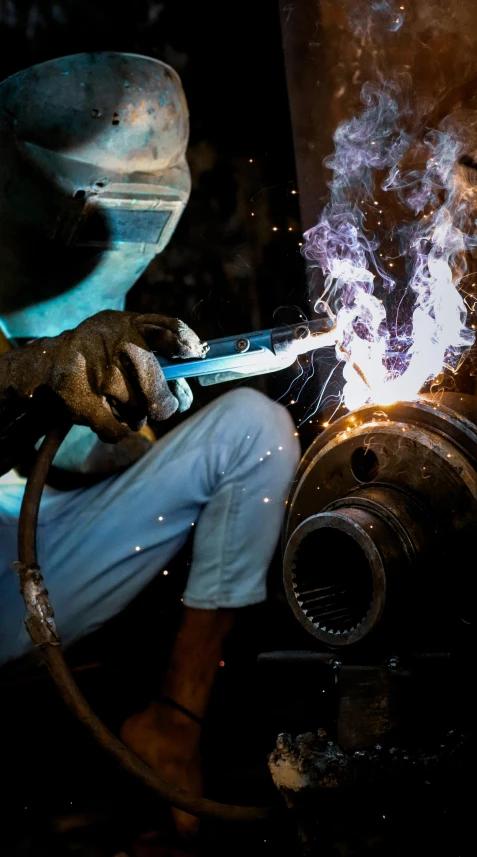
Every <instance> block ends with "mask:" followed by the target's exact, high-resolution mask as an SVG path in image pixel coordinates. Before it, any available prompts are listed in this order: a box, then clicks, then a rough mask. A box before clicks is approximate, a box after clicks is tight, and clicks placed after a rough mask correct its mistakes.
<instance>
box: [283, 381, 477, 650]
mask: <svg viewBox="0 0 477 857" xmlns="http://www.w3.org/2000/svg"><path fill="white" fill-rule="evenodd" d="M459 409H460V410H461V411H463V412H464V414H463V413H459ZM473 411H474V412H475V400H474V399H473V397H465V396H464V397H460V396H449V395H447V396H444V401H443V402H442V401H440V402H439V404H437V403H436V402H433V401H432V400H428V401H419V402H412V403H406V402H405V403H399V404H398V405H395V406H393V407H388V408H383V409H376V408H371V407H367V408H363V409H361V410H359V411H356V412H355V413H352V414H349V415H348V416H346V417H344V418H342V419H341V420H338V421H337V422H336V423H334V424H332V425H331V426H330V427H329V429H327V431H325V432H323V433H322V434H321V435H320V436H319V437H318V438H317V439H316V441H315V442H314V443H313V444H312V446H311V447H310V449H309V450H308V451H307V453H306V455H305V456H304V458H303V460H302V462H301V465H300V468H299V470H298V473H297V477H296V480H295V483H294V485H293V488H292V491H291V493H290V497H289V501H288V513H287V522H286V536H285V539H286V541H285V545H286V546H285V553H284V580H285V588H286V593H287V598H288V600H289V603H290V605H291V607H292V609H293V611H294V613H295V615H296V616H297V618H298V619H299V621H300V622H301V624H302V625H304V627H305V628H306V629H307V630H308V631H309V632H310V633H312V634H313V635H314V636H315V637H317V638H318V639H319V640H321V641H322V642H323V643H326V644H327V645H329V646H344V645H347V644H351V643H356V642H358V641H360V640H362V639H364V638H365V637H367V636H368V634H369V633H370V632H371V631H373V630H374V629H375V628H377V626H378V624H379V623H380V620H381V619H382V617H383V615H384V613H385V612H386V614H387V615H389V612H390V610H391V611H393V612H394V614H395V615H398V614H400V619H401V624H402V625H404V624H405V623H403V622H402V617H403V615H406V616H407V617H410V616H411V614H412V611H413V609H414V606H415V605H417V604H418V603H419V600H421V601H420V603H421V604H422V600H423V598H425V595H424V594H423V593H424V592H425V590H426V587H427V589H428V592H429V593H430V592H431V588H433V589H434V591H439V590H440V589H441V590H442V592H444V591H446V592H447V590H448V589H449V587H448V577H449V570H450V568H453V569H454V573H453V577H454V581H455V584H454V586H453V587H452V597H453V594H454V593H456V592H457V591H458V590H459V587H460V584H459V583H458V580H457V577H458V569H459V568H461V567H463V566H464V556H465V552H466V551H467V550H468V547H469V539H470V538H471V539H474V538H475V526H476V521H477V474H476V465H477V429H476V426H475V424H474V423H473V422H472V421H471V420H470V419H469V416H470V415H471V414H472V412H473ZM462 591H463V590H462ZM448 606H450V602H449V600H448ZM415 609H416V616H417V610H418V608H417V606H416V607H415ZM420 618H421V617H418V619H417V621H418V622H419V621H420ZM397 621H399V618H398V620H397Z"/></svg>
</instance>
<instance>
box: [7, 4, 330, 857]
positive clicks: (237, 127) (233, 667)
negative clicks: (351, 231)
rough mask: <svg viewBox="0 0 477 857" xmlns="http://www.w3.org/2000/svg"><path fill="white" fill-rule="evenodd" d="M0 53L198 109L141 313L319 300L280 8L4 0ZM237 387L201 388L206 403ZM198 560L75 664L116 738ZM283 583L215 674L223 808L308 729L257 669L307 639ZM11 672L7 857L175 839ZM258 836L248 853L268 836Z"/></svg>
mask: <svg viewBox="0 0 477 857" xmlns="http://www.w3.org/2000/svg"><path fill="white" fill-rule="evenodd" d="M0 48H1V49H0V77H2V78H3V77H5V76H7V75H9V74H12V73H14V72H16V71H18V70H20V69H22V68H25V67H27V66H29V65H32V64H34V63H37V62H41V61H43V60H47V59H50V58H53V57H57V56H62V55H67V54H69V53H75V52H81V51H90V50H91V51H94V50H104V49H106V50H118V51H131V52H137V53H142V54H147V55H150V56H154V57H157V58H159V59H162V60H165V61H166V62H168V63H170V64H171V65H172V66H173V67H174V68H176V69H177V71H178V72H179V74H180V76H181V78H182V81H183V85H184V89H185V92H186V97H187V99H188V103H189V109H190V114H191V135H190V148H189V155H188V157H189V163H190V167H191V171H192V195H191V200H190V202H189V205H188V207H187V209H186V211H185V214H184V215H183V218H182V220H181V222H180V224H179V227H178V229H177V232H176V234H175V235H174V236H173V238H172V241H171V243H170V245H169V246H168V247H167V249H166V250H165V252H164V253H163V254H161V255H160V256H159V257H157V259H156V260H155V261H154V262H153V263H152V264H151V265H150V267H149V269H148V271H147V272H146V274H145V276H143V277H142V278H141V280H140V281H139V282H138V283H137V284H136V285H135V286H134V288H133V290H132V292H131V295H130V299H129V306H130V308H132V309H140V310H143V311H144V310H147V311H158V310H160V311H162V312H165V313H167V314H170V315H179V316H180V317H182V318H183V319H184V320H185V321H186V322H187V323H189V324H190V325H191V326H192V327H193V328H194V329H195V330H196V331H197V332H198V333H199V335H200V336H201V337H203V338H207V339H210V338H212V337H217V336H224V335H230V334H235V333H239V332H246V331H249V330H253V329H259V328H261V327H267V326H271V325H273V324H275V323H280V322H284V321H287V322H293V321H297V320H298V318H299V315H300V313H301V312H302V311H304V310H305V308H306V307H307V306H308V302H307V295H306V286H305V276H304V265H303V261H302V258H301V256H300V251H299V241H300V240H301V233H300V224H299V212H298V194H297V193H296V187H295V166H294V156H293V145H292V135H291V127H290V119H289V111H288V101H287V93H286V86H285V75H284V67H283V57H282V46H281V35H280V22H279V17H278V6H277V3H276V0H260V1H259V2H257V0H243V2H241V3H240V4H229V3H224V2H223V3H214V2H209V3H207V4H203V3H199V2H187V0H164V2H161V3H155V2H144V0H138V2H135V3H128V4H126V3H125V4H122V7H121V4H119V3H118V2H107V0H95V2H92V1H91V0H81V2H80V0H62V2H56V3H55V2H52V0H46V2H45V0H39V2H37V3H32V2H13V0H9V2H3V0H0ZM273 227H277V229H276V231H274V230H273ZM293 377H294V372H293V371H292V372H291V373H290V372H287V373H279V374H278V375H276V376H265V377H264V378H261V379H260V378H258V379H253V380H252V381H251V382H250V383H251V384H252V385H253V386H256V387H258V388H260V389H262V390H264V391H266V392H268V394H269V395H271V396H272V397H273V398H280V397H281V396H282V395H283V394H284V393H285V392H286V390H287V388H288V387H289V384H290V381H291V380H293ZM229 386H230V385H222V386H218V387H212V388H206V389H205V390H202V389H201V388H200V387H198V386H197V387H195V388H194V393H195V402H194V408H197V407H200V405H202V404H204V402H205V401H208V400H209V399H210V398H211V397H214V396H216V395H219V394H220V393H222V392H224V391H225V390H226V389H228V388H229ZM286 398H287V400H289V398H290V396H287V397H286ZM299 407H301V406H299ZM302 412H303V413H304V411H302ZM295 417H296V418H297V419H299V418H300V414H295ZM311 428H312V427H311V426H310V427H309V429H308V431H310V430H311ZM303 439H304V442H305V443H306V442H307V438H306V433H304V438H303ZM310 439H311V438H310ZM188 562H189V553H188V549H187V548H186V549H185V550H184V551H183V552H182V553H181V555H180V556H179V557H178V558H177V560H176V563H175V565H174V567H172V566H171V570H172V571H173V572H174V573H171V574H170V575H169V577H168V578H161V580H160V581H157V582H156V583H155V585H154V586H153V587H152V588H151V589H150V590H148V591H147V592H145V593H144V594H143V596H142V597H140V598H139V599H138V600H137V602H135V603H134V604H133V605H131V608H130V609H128V611H126V613H125V614H124V615H123V616H120V617H118V619H117V620H115V621H113V622H112V623H110V625H109V626H108V627H106V628H105V629H104V631H102V632H100V633H99V634H97V635H96V636H95V637H93V638H91V639H89V640H86V641H84V643H82V644H80V645H79V646H77V647H76V649H74V650H73V651H72V652H71V653H70V655H69V658H70V662H71V663H72V664H73V665H76V666H77V667H79V668H80V671H79V672H78V673H77V678H78V681H79V683H80V686H81V687H82V689H83V690H84V692H85V694H86V696H87V698H88V699H89V700H90V701H91V702H92V704H93V707H95V708H96V709H97V710H98V713H100V715H102V716H103V717H104V718H105V720H106V722H107V723H108V725H110V726H111V727H112V728H117V727H118V726H119V724H120V722H121V720H122V719H123V718H124V717H125V716H127V714H129V713H131V712H132V711H133V710H135V709H137V708H139V707H140V706H142V705H144V704H146V703H147V702H148V701H149V699H150V698H151V697H153V696H154V695H155V694H157V692H158V689H159V684H160V677H161V672H162V670H163V668H164V664H165V663H166V660H167V655H168V651H169V648H170V645H171V643H172V640H173V636H174V629H175V627H176V623H177V620H178V616H179V611H180V593H181V586H182V583H183V581H184V578H185V575H186V573H187V567H188ZM279 574H280V562H279V557H278V555H277V558H276V561H275V563H274V571H273V575H274V584H273V586H272V588H273V591H274V595H273V598H272V599H271V601H270V603H269V604H267V605H264V606H260V607H258V608H256V609H253V610H251V611H246V614H247V615H246V616H244V617H243V618H242V619H241V621H239V623H238V625H237V628H236V630H235V632H234V634H233V635H232V637H231V639H230V641H229V644H228V649H227V652H226V655H225V668H224V669H221V670H220V671H219V679H218V682H217V686H216V691H215V694H214V699H213V701H212V706H211V711H210V715H209V719H208V724H207V725H206V729H205V746H204V755H205V757H206V791H207V793H208V794H209V795H210V796H211V797H212V796H213V797H216V798H218V799H221V800H224V801H237V802H245V803H246V802H257V803H264V802H266V801H267V800H270V799H273V797H274V795H273V792H272V789H271V786H270V783H269V781H268V777H267V770H266V754H267V752H268V751H269V750H271V749H272V747H273V745H274V741H275V737H276V735H277V733H278V732H279V731H282V730H283V728H290V729H291V731H295V732H296V731H300V728H301V727H303V728H305V727H306V726H307V723H306V722H305V720H304V721H303V722H302V723H300V722H297V721H296V719H295V720H294V719H293V718H294V716H295V715H293V714H292V712H291V710H289V706H290V704H291V703H293V707H294V709H295V708H296V706H297V705H298V710H304V707H302V706H300V693H302V690H300V677H299V676H298V675H295V677H294V681H293V682H291V677H288V679H287V678H286V676H284V675H283V674H282V675H281V676H280V677H279V678H278V677H277V676H276V675H275V674H273V675H272V676H270V677H269V679H266V680H265V679H264V676H263V673H261V672H260V671H259V670H258V669H257V667H256V656H257V653H258V652H259V651H260V650H267V649H273V648H275V647H277V648H280V647H286V645H287V644H290V643H292V644H293V643H294V642H296V635H298V641H300V633H301V632H300V631H299V629H298V628H295V623H294V620H292V619H291V616H290V615H289V612H288V609H287V607H286V605H285V604H284V602H283V599H282V596H281V592H280V584H279ZM303 633H304V632H303ZM301 642H302V643H303V644H304V646H305V647H306V646H307V645H308V641H306V640H305V641H304V640H301ZM85 667H86V668H85ZM0 679H1V680H2V681H3V683H2V684H1V686H0V699H1V700H2V702H1V718H0V729H1V737H2V740H1V741H0V747H1V749H0V756H1V758H2V770H3V779H4V782H6V783H8V795H7V797H6V799H5V800H4V802H3V804H2V805H0V811H1V813H2V821H3V830H2V834H1V835H0V855H1V857H3V855H10V854H12V855H18V857H30V855H35V857H43V855H48V857H54V855H56V854H58V855H64V854H69V853H77V854H80V855H86V857H109V855H112V854H114V853H116V852H117V851H120V850H122V849H125V848H127V847H128V845H127V843H128V842H130V841H132V840H133V839H134V838H135V836H136V835H137V833H138V832H140V831H141V830H147V829H150V828H152V829H155V828H156V827H157V826H159V827H161V825H162V824H165V825H166V829H167V821H165V820H164V819H161V816H160V812H159V810H158V805H157V802H156V800H155V798H154V797H153V796H152V795H151V794H149V793H146V792H145V790H143V789H142V788H140V787H139V786H137V785H136V784H135V783H133V782H131V780H130V779H129V778H127V777H125V775H123V774H121V772H119V771H118V770H117V768H116V766H115V765H114V764H113V763H111V762H110V761H109V760H107V759H105V758H104V757H103V755H102V754H101V753H100V752H99V750H96V748H95V747H94V746H93V745H92V742H91V741H90V739H89V737H88V736H85V735H84V733H83V732H82V730H81V728H80V727H79V726H78V725H77V724H75V723H74V721H73V720H72V718H71V717H70V715H69V714H68V713H67V712H65V711H64V709H63V706H62V703H61V702H60V701H59V700H58V699H57V697H56V693H55V691H54V690H53V689H52V688H51V686H50V683H49V681H48V679H47V678H46V676H43V677H42V676H41V674H40V675H39V676H36V675H34V676H32V675H31V673H29V674H27V675H26V676H25V678H24V679H22V678H19V677H18V676H10V675H8V674H5V671H3V674H2V676H0ZM284 680H286V687H287V690H286V694H284V693H283V691H282V687H284V684H283V682H284ZM318 691H319V693H320V694H321V692H322V691H321V686H320V687H319V688H318V689H316V688H315V689H314V690H313V693H314V694H315V695H316V693H318ZM305 695H306V694H305ZM285 697H286V703H285V702H284V701H283V699H284V698H285ZM280 699H282V701H281V702H280ZM287 706H288V708H287ZM308 710H309V711H310V709H308ZM312 720H314V718H313V717H312ZM310 722H311V721H310ZM32 748H34V752H32ZM209 833H210V832H209ZM210 835H211V836H212V839H210V838H209V843H208V846H207V848H208V849H209V850H208V853H211V852H210V848H211V847H212V845H211V843H212V844H213V841H214V835H215V834H210ZM247 835H248V839H247V842H248V843H249V844H250V842H251V841H252V840H253V837H254V836H255V838H256V835H255V834H253V836H252V840H250V835H251V834H247ZM282 835H283V834H282ZM219 838H220V837H219ZM239 838H240V837H239ZM259 838H260V837H259ZM257 842H258V840H257ZM265 846H266V844H265V843H264V842H263V837H262V839H260V847H261V848H264V847H265ZM218 847H219V849H220V848H221V847H222V846H218ZM237 847H239V846H238V845H237ZM241 847H242V846H240V848H241ZM270 847H271V845H270ZM128 853H129V851H128ZM131 853H132V852H131ZM134 853H135V854H136V852H134ZM230 853H231V852H230Z"/></svg>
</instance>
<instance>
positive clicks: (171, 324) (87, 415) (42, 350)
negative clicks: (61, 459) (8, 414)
mask: <svg viewBox="0 0 477 857" xmlns="http://www.w3.org/2000/svg"><path fill="white" fill-rule="evenodd" d="M152 350H154V351H157V352H158V353H160V354H161V355H163V356H165V357H169V358H173V357H182V358H184V357H202V356H205V354H206V352H207V345H206V344H204V343H202V342H201V341H200V339H199V338H198V337H197V336H196V334H195V333H194V332H193V331H192V330H191V329H190V328H189V327H188V326H187V325H186V324H184V322H182V321H179V320H178V319H173V318H167V317H166V316H163V315H143V314H140V313H134V312H118V311H116V310H104V311H103V312H99V313H97V314H96V315H94V316H92V317H91V318H88V319H86V321H83V322H82V323H81V324H79V325H78V327H76V328H74V329H73V330H66V331H64V333H61V334H60V335H59V336H56V337H52V338H48V339H41V340H36V341H35V342H34V343H32V344H30V345H27V346H25V347H24V348H22V349H19V350H18V351H17V352H16V354H17V361H15V358H14V354H15V353H10V355H6V357H4V358H3V359H9V358H10V359H12V367H11V368H12V370H14V371H12V374H11V375H10V378H11V380H13V382H14V386H15V388H16V392H17V393H19V394H20V395H21V396H22V397H23V398H26V397H28V396H29V397H33V396H34V397H35V398H36V397H37V395H39V394H41V391H42V390H43V391H45V390H46V391H50V392H52V393H54V394H55V395H56V396H57V397H59V398H60V399H61V400H62V402H63V403H64V405H66V408H67V409H68V411H69V414H70V415H71V417H72V419H73V421H74V422H75V423H77V424H79V425H88V426H90V428H92V429H93V431H95V432H96V433H97V435H98V437H99V438H100V439H101V440H102V441H105V442H106V443H115V442H117V441H119V440H121V439H123V438H124V437H126V436H127V435H128V434H129V433H130V431H131V430H132V431H137V430H138V429H139V428H140V427H141V426H142V425H143V424H144V422H145V421H146V419H148V418H149V419H152V420H164V419H167V418H168V417H170V416H171V415H172V414H173V413H174V412H175V411H176V410H177V409H178V408H179V409H180V410H185V408H186V407H187V406H189V405H190V402H191V401H192V396H191V394H190V390H189V393H188V394H187V395H186V391H185V388H184V386H183V385H184V384H185V382H180V384H179V386H178V387H177V386H176V389H177V390H178V393H179V392H180V395H177V396H176V395H174V394H173V393H172V392H171V389H170V388H169V386H168V384H167V382H166V380H165V378H164V375H163V372H162V369H161V367H160V364H159V362H158V361H157V359H156V358H155V357H154V355H153V353H152ZM19 351H21V352H23V355H22V361H21V363H19V362H18V356H19ZM29 355H30V359H28V358H29ZM15 363H16V365H14V364H15ZM21 365H23V368H24V371H23V374H22V372H21V371H19V370H21ZM15 370H16V371H15ZM186 386H187V387H188V385H186Z"/></svg>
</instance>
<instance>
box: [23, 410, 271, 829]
mask: <svg viewBox="0 0 477 857" xmlns="http://www.w3.org/2000/svg"><path fill="white" fill-rule="evenodd" d="M70 427H71V423H70V422H65V423H64V424H63V425H62V426H59V427H58V428H56V429H53V430H52V431H51V432H50V433H49V434H48V435H47V436H46V438H45V440H44V441H43V443H42V445H41V447H40V450H39V452H38V455H37V457H36V461H35V464H34V466H33V468H32V470H31V473H30V475H29V477H28V481H27V485H26V488H25V494H24V497H23V502H22V507H21V512H20V520H19V527H18V556H19V561H18V562H17V563H15V566H16V569H17V572H18V576H19V578H20V588H21V592H22V595H23V598H24V600H25V605H26V608H27V613H28V618H27V619H26V622H25V625H26V628H27V630H28V633H29V634H30V637H31V639H32V641H33V643H34V645H35V646H37V647H38V648H39V649H40V650H41V652H42V655H43V658H44V660H45V662H46V665H47V667H48V670H49V672H50V675H51V677H52V679H53V681H54V683H55V684H56V686H57V688H58V690H59V692H60V694H61V696H62V697H63V699H64V701H65V702H66V705H67V706H68V708H69V709H70V710H71V711H72V712H73V714H74V715H75V716H76V717H77V718H78V720H80V721H81V722H82V723H83V724H84V725H85V726H86V727H87V729H89V731H90V732H91V734H92V735H93V737H94V738H95V740H96V741H97V742H98V743H99V744H100V745H101V747H103V748H104V749H105V750H107V751H108V752H109V753H111V755H113V756H114V758H115V759H117V761H118V762H119V763H120V764H121V765H122V767H123V768H124V769H125V770H126V771H128V772H129V773H131V774H134V775H135V776H137V777H139V779H140V780H142V782H143V783H145V784H146V785H147V786H149V787H150V788H152V789H154V791H155V792H156V793H157V794H158V795H159V797H160V798H162V800H165V801H167V803H170V804H172V806H175V807H177V809H182V810H184V811H185V812H188V813H190V814H191V815H196V816H198V817H201V818H215V819H219V820H221V821H232V822H263V821H267V820H268V819H270V818H271V816H272V808H270V807H258V806H233V805H231V804H222V803H218V802H217V801H213V800H209V799H207V798H200V797H194V796H193V795H191V794H189V793H188V792H186V791H184V790H183V789H181V788H179V786H176V785H173V783H169V782H168V781H167V780H164V779H163V778H162V777H161V776H160V775H159V774H158V773H156V772H155V771H154V770H153V769H152V768H150V767H149V766H148V765H146V764H145V763H144V762H142V761H141V759H139V758H138V756H136V755H135V754H134V753H132V752H131V751H130V750H128V748H127V747H125V745H124V744H123V743H122V742H121V741H120V740H119V739H118V738H116V736H115V735H113V733H112V732H110V730H109V729H108V728H107V727H106V726H105V725H104V723H103V722H102V721H101V720H100V719H99V717H98V716H97V715H96V714H95V713H94V711H93V710H92V709H91V707H90V705H89V703H88V702H87V701H86V699H85V698H84V696H83V694H82V693H81V691H80V689H79V688H78V685H77V684H76V682H75V680H74V678H73V676H72V674H71V671H70V669H69V667H68V665H67V663H66V661H65V658H64V654H63V649H62V646H61V641H60V637H59V634H58V631H57V630H56V626H55V623H54V614H53V609H52V607H51V604H50V602H49V599H48V593H47V590H46V589H45V586H44V583H43V577H42V575H41V571H40V567H39V565H38V560H37V551H36V528H37V522H38V512H39V508H40V500H41V495H42V493H43V488H44V486H45V481H46V478H47V475H48V471H49V469H50V466H51V463H52V461H53V459H54V457H55V455H56V453H57V451H58V449H59V447H60V445H61V443H62V442H63V440H64V438H65V437H66V435H67V433H68V431H69V429H70Z"/></svg>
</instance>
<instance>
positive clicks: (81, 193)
mask: <svg viewBox="0 0 477 857" xmlns="http://www.w3.org/2000/svg"><path fill="white" fill-rule="evenodd" d="M85 196H86V191H85V190H77V191H75V194H74V197H73V199H84V198H85Z"/></svg>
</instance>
